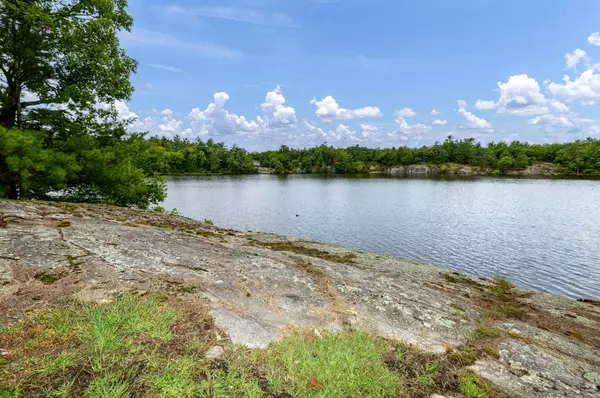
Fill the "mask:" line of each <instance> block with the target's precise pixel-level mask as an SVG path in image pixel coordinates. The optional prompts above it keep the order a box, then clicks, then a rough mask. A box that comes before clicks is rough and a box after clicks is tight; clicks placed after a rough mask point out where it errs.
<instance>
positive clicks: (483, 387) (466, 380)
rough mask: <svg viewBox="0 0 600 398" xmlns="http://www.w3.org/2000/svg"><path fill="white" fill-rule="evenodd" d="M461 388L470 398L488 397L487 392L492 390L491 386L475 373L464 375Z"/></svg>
mask: <svg viewBox="0 0 600 398" xmlns="http://www.w3.org/2000/svg"><path fill="white" fill-rule="evenodd" d="M460 389H461V391H462V392H463V393H464V394H465V395H466V396H467V397H468V398H487V395H488V394H487V393H488V391H489V390H490V388H489V386H488V385H487V384H486V383H484V382H482V381H481V380H480V379H479V377H477V375H475V374H468V375H466V376H465V377H463V379H462V382H461V384H460Z"/></svg>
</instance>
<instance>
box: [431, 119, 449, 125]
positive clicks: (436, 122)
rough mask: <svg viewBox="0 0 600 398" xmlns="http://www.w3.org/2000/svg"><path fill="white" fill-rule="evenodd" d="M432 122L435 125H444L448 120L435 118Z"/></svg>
mask: <svg viewBox="0 0 600 398" xmlns="http://www.w3.org/2000/svg"><path fill="white" fill-rule="evenodd" d="M433 124H435V125H437V126H445V125H446V124H448V121H447V120H439V119H437V120H434V121H433Z"/></svg>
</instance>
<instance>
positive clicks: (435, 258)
mask: <svg viewBox="0 0 600 398" xmlns="http://www.w3.org/2000/svg"><path fill="white" fill-rule="evenodd" d="M168 187H169V195H168V198H167V200H166V202H165V204H164V206H165V207H166V208H167V209H171V208H177V209H178V210H179V211H180V212H181V214H183V215H185V216H188V217H192V218H195V219H200V220H203V219H204V218H209V219H211V220H213V221H214V222H215V225H218V226H221V227H228V228H234V229H239V230H253V231H264V232H273V233H276V234H281V235H291V236H297V237H303V238H310V239H316V240H321V241H325V242H332V243H337V244H341V245H344V246H348V247H353V248H358V249H362V250H368V251H374V252H379V253H385V254H391V255H395V256H399V257H403V258H407V259H411V260H416V261H421V262H426V263H431V264H434V265H438V266H442V267H447V268H451V269H454V270H457V271H464V272H469V273H472V274H476V275H480V276H493V275H497V274H499V275H506V276H510V277H511V278H512V280H513V282H514V283H515V284H517V285H520V286H524V287H529V288H533V289H537V290H542V291H547V292H551V293H556V294H560V295H564V296H569V297H588V298H598V297H600V181H592V180H552V179H546V180H534V179H500V178H496V179H494V178H483V179H459V180H456V179H455V180H443V179H392V178H347V177H323V176H285V177H279V176H267V175H261V176H242V177H220V176H219V177H172V178H169V180H168Z"/></svg>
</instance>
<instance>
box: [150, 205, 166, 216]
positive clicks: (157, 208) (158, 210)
mask: <svg viewBox="0 0 600 398" xmlns="http://www.w3.org/2000/svg"><path fill="white" fill-rule="evenodd" d="M152 211H153V212H155V213H161V214H162V213H166V212H167V210H166V209H165V208H164V207H162V206H154V207H153V208H152Z"/></svg>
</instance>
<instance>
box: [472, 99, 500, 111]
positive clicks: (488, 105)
mask: <svg viewBox="0 0 600 398" xmlns="http://www.w3.org/2000/svg"><path fill="white" fill-rule="evenodd" d="M495 107H496V103H495V102H494V101H483V100H477V102H475V109H478V110H491V109H494V108H495Z"/></svg>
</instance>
